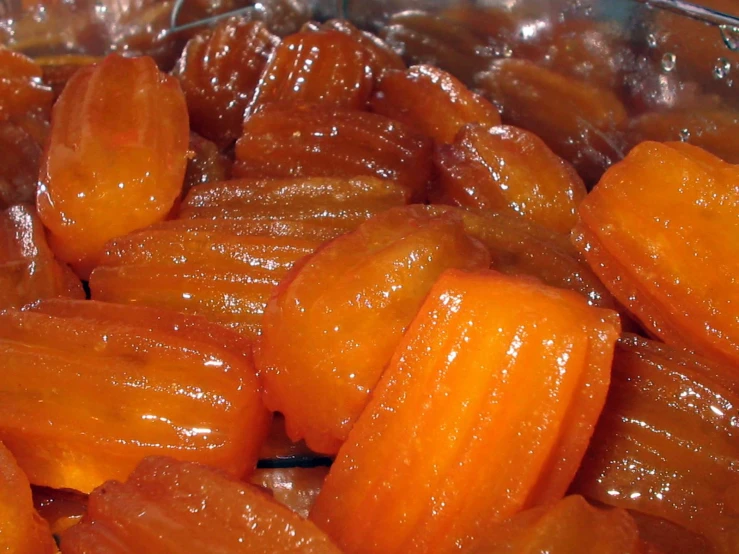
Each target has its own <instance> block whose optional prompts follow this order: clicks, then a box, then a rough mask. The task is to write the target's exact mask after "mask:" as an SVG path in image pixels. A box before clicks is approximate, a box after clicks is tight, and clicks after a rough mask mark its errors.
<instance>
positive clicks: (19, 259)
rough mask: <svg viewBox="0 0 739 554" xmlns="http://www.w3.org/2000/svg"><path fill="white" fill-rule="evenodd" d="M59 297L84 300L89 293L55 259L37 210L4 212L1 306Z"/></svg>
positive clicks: (16, 208)
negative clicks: (47, 242) (86, 293)
mask: <svg viewBox="0 0 739 554" xmlns="http://www.w3.org/2000/svg"><path fill="white" fill-rule="evenodd" d="M56 296H64V297H69V298H78V299H84V298H85V292H84V291H83V290H82V283H81V282H80V280H79V279H78V278H77V276H76V275H75V274H74V273H73V272H72V270H70V269H69V268H68V267H67V266H66V265H63V264H61V263H59V262H58V261H57V260H56V259H55V258H54V254H53V253H52V251H51V250H50V249H49V245H48V244H46V236H45V235H44V228H43V226H42V225H41V221H39V218H38V216H37V215H36V211H35V210H34V209H33V208H32V207H30V206H26V205H18V206H13V207H11V208H8V209H7V210H5V211H3V212H0V309H5V308H19V307H21V306H23V305H24V304H27V303H29V302H35V301H36V300H39V299H41V298H53V297H56Z"/></svg>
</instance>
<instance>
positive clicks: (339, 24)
mask: <svg viewBox="0 0 739 554" xmlns="http://www.w3.org/2000/svg"><path fill="white" fill-rule="evenodd" d="M318 30H324V31H337V32H339V33H344V34H345V35H349V36H351V37H352V38H354V39H355V40H356V41H357V42H359V43H360V44H361V45H362V47H363V48H364V51H365V53H366V54H367V56H368V60H367V61H368V63H369V66H370V67H371V68H372V75H374V76H375V77H379V76H380V75H382V74H383V73H384V72H385V70H387V69H405V63H403V60H402V59H401V58H400V56H398V54H397V53H396V52H395V51H394V50H393V49H392V48H390V46H389V45H388V44H386V43H385V42H384V41H383V40H382V39H380V38H379V37H377V36H375V35H373V34H372V33H368V32H366V31H362V30H360V29H357V28H356V27H355V26H354V25H352V24H351V23H349V22H348V21H346V20H345V19H330V20H328V21H327V22H326V23H324V24H323V25H319V26H317V28H316V29H314V31H318Z"/></svg>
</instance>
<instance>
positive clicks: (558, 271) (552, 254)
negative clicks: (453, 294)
mask: <svg viewBox="0 0 739 554" xmlns="http://www.w3.org/2000/svg"><path fill="white" fill-rule="evenodd" d="M413 210H416V211H418V212H423V213H426V214H429V215H430V214H434V215H440V214H443V213H455V214H457V215H458V217H461V218H462V221H463V223H464V227H465V230H466V231H467V233H468V234H469V235H471V236H473V237H474V238H476V239H477V240H479V241H480V242H482V243H483V244H484V245H485V246H486V247H487V249H488V251H489V252H490V254H491V256H492V264H491V267H492V268H493V269H495V270H496V271H499V272H500V273H505V274H506V275H513V276H515V275H518V276H528V277H534V278H536V279H538V280H540V281H541V282H542V283H544V284H546V285H549V286H551V287H557V288H562V289H568V290H572V291H575V292H578V293H580V294H581V295H582V296H584V297H585V298H586V299H587V301H588V303H589V304H590V305H591V306H598V307H601V308H610V309H614V302H613V297H612V296H611V294H610V293H609V292H608V289H607V288H606V287H605V285H603V283H601V282H600V280H599V279H598V277H596V275H595V274H594V273H593V271H592V270H591V269H590V268H589V267H588V265H587V264H586V263H585V262H584V261H582V260H581V259H580V258H579V256H578V255H577V252H576V251H575V249H574V248H573V246H572V245H571V244H570V243H569V241H568V240H567V239H566V238H565V237H563V236H562V235H560V234H559V233H554V232H552V231H549V230H548V229H545V228H543V227H539V226H538V225H535V224H533V223H530V222H527V221H526V220H524V219H523V218H521V217H518V216H511V215H508V214H504V213H481V212H477V211H474V210H466V209H462V208H455V207H452V206H443V205H429V206H421V205H414V206H413Z"/></svg>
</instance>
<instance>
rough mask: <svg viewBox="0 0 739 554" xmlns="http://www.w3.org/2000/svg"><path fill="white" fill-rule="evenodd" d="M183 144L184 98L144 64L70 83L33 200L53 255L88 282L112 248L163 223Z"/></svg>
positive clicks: (78, 76) (118, 65) (106, 64)
mask: <svg viewBox="0 0 739 554" xmlns="http://www.w3.org/2000/svg"><path fill="white" fill-rule="evenodd" d="M187 143H188V119H187V108H186V106H185V100H184V97H183V95H182V91H181V90H180V87H179V85H178V84H177V81H176V79H174V78H172V77H169V76H167V75H165V74H163V73H161V72H160V71H159V70H158V69H157V67H156V65H155V64H154V62H153V60H151V59H150V58H135V59H124V58H122V57H120V56H118V55H111V56H108V57H107V58H105V59H104V60H103V61H102V62H100V63H99V64H98V65H95V66H91V67H86V68H83V69H81V70H79V71H78V72H77V73H75V75H74V76H73V77H72V79H70V81H69V83H68V84H67V87H66V88H65V89H64V92H63V93H62V95H61V96H60V97H59V100H58V101H57V103H56V104H55V105H54V110H53V113H52V128H51V137H50V142H49V145H48V151H47V154H46V158H45V160H44V163H43V165H42V168H41V172H40V176H39V181H40V185H39V189H38V195H37V202H38V209H39V215H40V216H41V219H42V221H43V222H44V225H45V226H46V227H47V228H48V230H49V243H50V244H51V246H52V249H53V250H54V251H55V252H56V254H57V255H58V256H59V257H60V258H61V259H62V260H64V261H65V262H68V263H70V264H72V266H73V267H74V268H75V270H76V271H77V273H78V274H79V275H80V276H81V277H83V278H86V277H87V276H88V275H89V273H90V271H91V269H92V267H94V265H95V263H96V262H97V259H98V257H99V256H100V254H101V252H102V248H103V245H104V244H105V243H106V242H107V241H108V240H110V239H111V238H114V237H117V236H121V235H124V234H126V233H128V232H130V231H133V230H134V229H139V228H141V227H145V226H147V225H150V224H152V223H155V222H157V221H160V220H162V219H164V218H165V217H166V216H167V214H168V212H169V211H170V210H171V208H172V205H173V203H174V201H175V199H176V198H177V197H178V196H179V194H180V191H181V189H182V181H183V178H184V175H185V165H186V153H187Z"/></svg>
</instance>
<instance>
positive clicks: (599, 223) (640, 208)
mask: <svg viewBox="0 0 739 554" xmlns="http://www.w3.org/2000/svg"><path fill="white" fill-rule="evenodd" d="M738 179H739V167H737V166H732V165H730V164H727V163H725V162H723V161H721V160H720V159H719V158H716V157H715V156H713V155H711V154H709V153H708V152H706V151H704V150H701V149H700V148H698V147H695V146H691V145H688V144H683V143H668V144H661V143H655V142H645V143H642V144H640V145H639V146H637V147H636V148H634V149H633V150H632V151H631V153H630V154H629V155H628V156H627V157H626V159H625V160H624V161H623V162H620V163H619V164H617V165H615V166H613V167H612V168H611V169H609V170H608V172H607V173H606V174H605V175H604V176H603V179H601V181H600V183H598V186H597V187H596V188H595V189H594V190H593V191H592V192H591V194H590V195H588V197H587V198H586V199H585V201H583V203H582V204H581V205H580V209H579V215H580V221H579V223H578V225H577V227H576V228H575V230H574V232H573V240H574V241H575V244H576V245H577V247H578V249H579V250H580V252H581V253H582V254H583V256H584V257H585V259H586V260H587V261H588V263H589V264H590V266H591V267H592V268H593V271H595V273H596V274H597V275H598V276H599V277H600V278H601V280H602V281H603V282H604V283H605V284H606V286H608V288H609V289H610V290H611V292H612V293H613V295H614V296H615V297H616V299H618V300H619V301H620V302H621V303H622V304H623V305H624V306H626V307H627V308H628V309H629V311H630V312H631V313H633V314H634V315H635V316H636V317H637V318H638V319H639V320H640V321H641V323H642V324H643V325H644V326H645V327H646V328H647V329H648V330H649V331H650V332H651V333H653V334H655V335H656V336H658V337H659V338H660V339H662V340H664V341H665V342H667V343H670V344H673V345H675V346H677V347H679V348H682V347H688V348H691V349H694V350H695V351H697V352H699V353H702V354H703V355H705V356H709V357H714V358H716V359H718V360H724V361H727V362H728V363H730V364H734V365H737V364H739V321H738V320H737V318H736V316H735V314H736V310H735V306H736V304H737V302H739V262H737V260H738V259H739V234H737V228H736V220H737V217H739V203H737V200H736V183H737V180H738ZM706 268H710V271H707V270H706Z"/></svg>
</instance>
